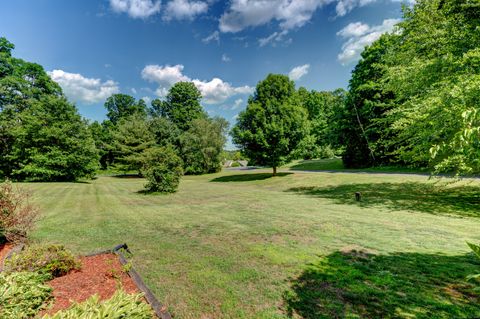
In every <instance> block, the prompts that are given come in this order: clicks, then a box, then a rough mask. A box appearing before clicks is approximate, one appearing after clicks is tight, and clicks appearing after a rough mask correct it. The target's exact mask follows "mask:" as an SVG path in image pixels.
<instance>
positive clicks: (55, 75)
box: [48, 70, 119, 104]
mask: <svg viewBox="0 0 480 319" xmlns="http://www.w3.org/2000/svg"><path fill="white" fill-rule="evenodd" d="M48 74H49V75H50V77H51V78H52V80H54V81H55V82H57V83H58V84H59V85H60V86H61V87H62V89H63V91H64V92H65V95H66V96H67V97H68V98H70V99H72V100H74V101H77V102H83V103H86V104H92V103H98V102H101V101H104V100H105V99H106V98H107V97H109V96H110V95H112V94H115V93H118V92H119V88H118V84H117V83H116V82H114V81H112V80H108V81H105V82H102V81H101V80H100V79H93V78H86V77H84V76H83V75H81V74H78V73H68V72H65V71H63V70H53V71H50V72H48Z"/></svg>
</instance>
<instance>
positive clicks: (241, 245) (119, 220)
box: [22, 170, 480, 319]
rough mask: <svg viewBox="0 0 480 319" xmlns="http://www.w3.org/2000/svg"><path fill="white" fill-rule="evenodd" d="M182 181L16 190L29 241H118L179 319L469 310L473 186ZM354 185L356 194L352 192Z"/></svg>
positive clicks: (321, 176) (309, 178)
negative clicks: (24, 195) (28, 215)
mask: <svg viewBox="0 0 480 319" xmlns="http://www.w3.org/2000/svg"><path fill="white" fill-rule="evenodd" d="M267 172H269V170H262V171H248V172H242V171H237V172H226V173H221V174H215V175H206V176H187V177H184V178H183V179H182V182H181V185H180V190H179V192H178V193H177V194H173V195H166V196H163V195H160V196H158V195H157V196H156V195H143V194H140V193H138V191H139V190H141V189H142V185H143V183H144V181H143V180H142V179H137V178H118V177H100V178H98V179H97V180H94V181H91V182H88V183H35V184H22V186H25V187H28V188H29V189H31V190H32V191H33V192H34V200H35V202H36V203H38V204H39V205H40V206H41V209H42V211H43V213H44V217H43V219H42V220H41V221H40V224H39V227H38V228H37V231H36V232H35V234H34V237H35V238H36V239H39V240H47V241H52V242H57V243H63V244H65V245H66V246H68V247H69V248H71V249H73V250H74V251H75V252H77V253H88V252H92V251H95V250H101V249H105V248H110V247H113V246H114V245H116V244H118V243H123V242H126V243H128V244H129V246H130V247H131V249H132V251H133V253H134V265H135V267H136V268H137V269H138V270H139V272H140V273H141V274H142V275H143V277H144V278H145V280H146V282H147V284H148V285H149V286H150V287H151V288H152V290H153V292H154V293H155V294H156V295H157V297H158V298H159V300H161V301H162V302H164V303H166V304H167V305H168V307H169V309H170V311H171V312H172V313H173V314H174V315H175V316H176V318H195V319H199V318H200V319H207V318H290V317H293V318H309V319H310V318H311V319H313V318H341V317H347V318H360V317H362V318H365V317H366V318H389V317H395V318H399V317H400V318H472V317H479V316H480V300H479V297H478V295H476V294H475V293H474V292H473V289H472V288H473V286H472V285H471V284H469V283H467V282H466V281H465V277H466V276H467V275H469V274H471V273H475V272H480V263H479V262H478V261H477V260H476V259H475V258H474V257H473V256H472V255H471V254H469V250H468V247H467V245H466V244H465V241H466V240H468V241H474V242H475V241H476V242H479V241H480V212H479V209H478V207H479V204H480V196H479V195H480V183H479V182H461V183H455V184H448V185H445V184H444V183H440V184H438V183H437V184H435V185H434V183H435V181H429V180H428V179H427V177H424V176H412V175H410V176H406V175H404V176H402V175H394V174H387V175H381V174H374V175H369V174H365V173H362V174H352V173H348V174H343V173H282V174H280V175H281V176H278V177H275V178H271V177H270V174H267ZM356 191H361V192H362V193H363V201H361V202H356V201H355V200H354V196H353V193H354V192H356Z"/></svg>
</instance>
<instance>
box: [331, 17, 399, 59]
mask: <svg viewBox="0 0 480 319" xmlns="http://www.w3.org/2000/svg"><path fill="white" fill-rule="evenodd" d="M398 22H400V20H399V19H386V20H384V21H383V23H382V24H380V25H376V26H369V25H368V24H365V23H361V22H353V23H350V24H349V25H347V26H346V27H345V28H343V29H342V30H340V31H338V32H337V35H338V36H340V37H342V38H344V39H345V43H344V44H343V45H342V52H340V53H339V54H338V56H337V57H338V60H339V61H340V63H342V64H343V65H347V64H349V63H352V62H356V61H358V60H359V59H360V54H361V53H362V51H363V50H364V49H365V47H366V46H368V45H370V44H372V43H373V42H374V41H376V40H377V39H378V38H380V36H381V35H382V34H384V33H386V32H390V31H392V30H393V29H394V26H395V25H396V24H397V23H398Z"/></svg>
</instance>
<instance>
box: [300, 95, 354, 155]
mask: <svg viewBox="0 0 480 319" xmlns="http://www.w3.org/2000/svg"><path fill="white" fill-rule="evenodd" d="M297 94H298V98H299V101H300V103H301V104H302V106H303V107H304V108H305V109H306V110H307V112H308V122H309V125H310V134H309V135H307V136H306V137H305V138H304V139H303V140H302V141H301V142H300V143H299V144H298V145H297V148H296V150H295V152H294V154H293V157H294V158H303V159H312V158H331V157H333V156H334V155H335V152H334V148H333V144H335V142H336V139H335V136H334V129H335V126H336V125H337V123H336V118H335V114H336V112H337V110H338V109H339V108H342V107H343V105H344V103H345V94H346V92H345V90H343V89H338V90H335V91H333V92H328V91H324V92H317V91H315V90H312V91H307V90H306V89H305V88H303V87H302V88H300V89H299V90H298V92H297Z"/></svg>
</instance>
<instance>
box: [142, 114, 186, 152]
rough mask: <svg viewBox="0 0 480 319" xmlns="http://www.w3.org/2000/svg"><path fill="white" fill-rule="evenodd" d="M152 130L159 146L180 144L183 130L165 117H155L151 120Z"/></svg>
mask: <svg viewBox="0 0 480 319" xmlns="http://www.w3.org/2000/svg"><path fill="white" fill-rule="evenodd" d="M149 127H150V131H151V132H152V133H153V135H154V136H155V142H156V144H157V145H159V146H168V145H173V146H175V147H178V146H179V143H180V142H179V139H180V134H181V131H180V129H179V128H178V127H177V126H176V125H175V124H173V123H172V122H171V121H170V120H168V119H167V118H165V117H154V118H153V119H152V120H151V121H150V122H149Z"/></svg>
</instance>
